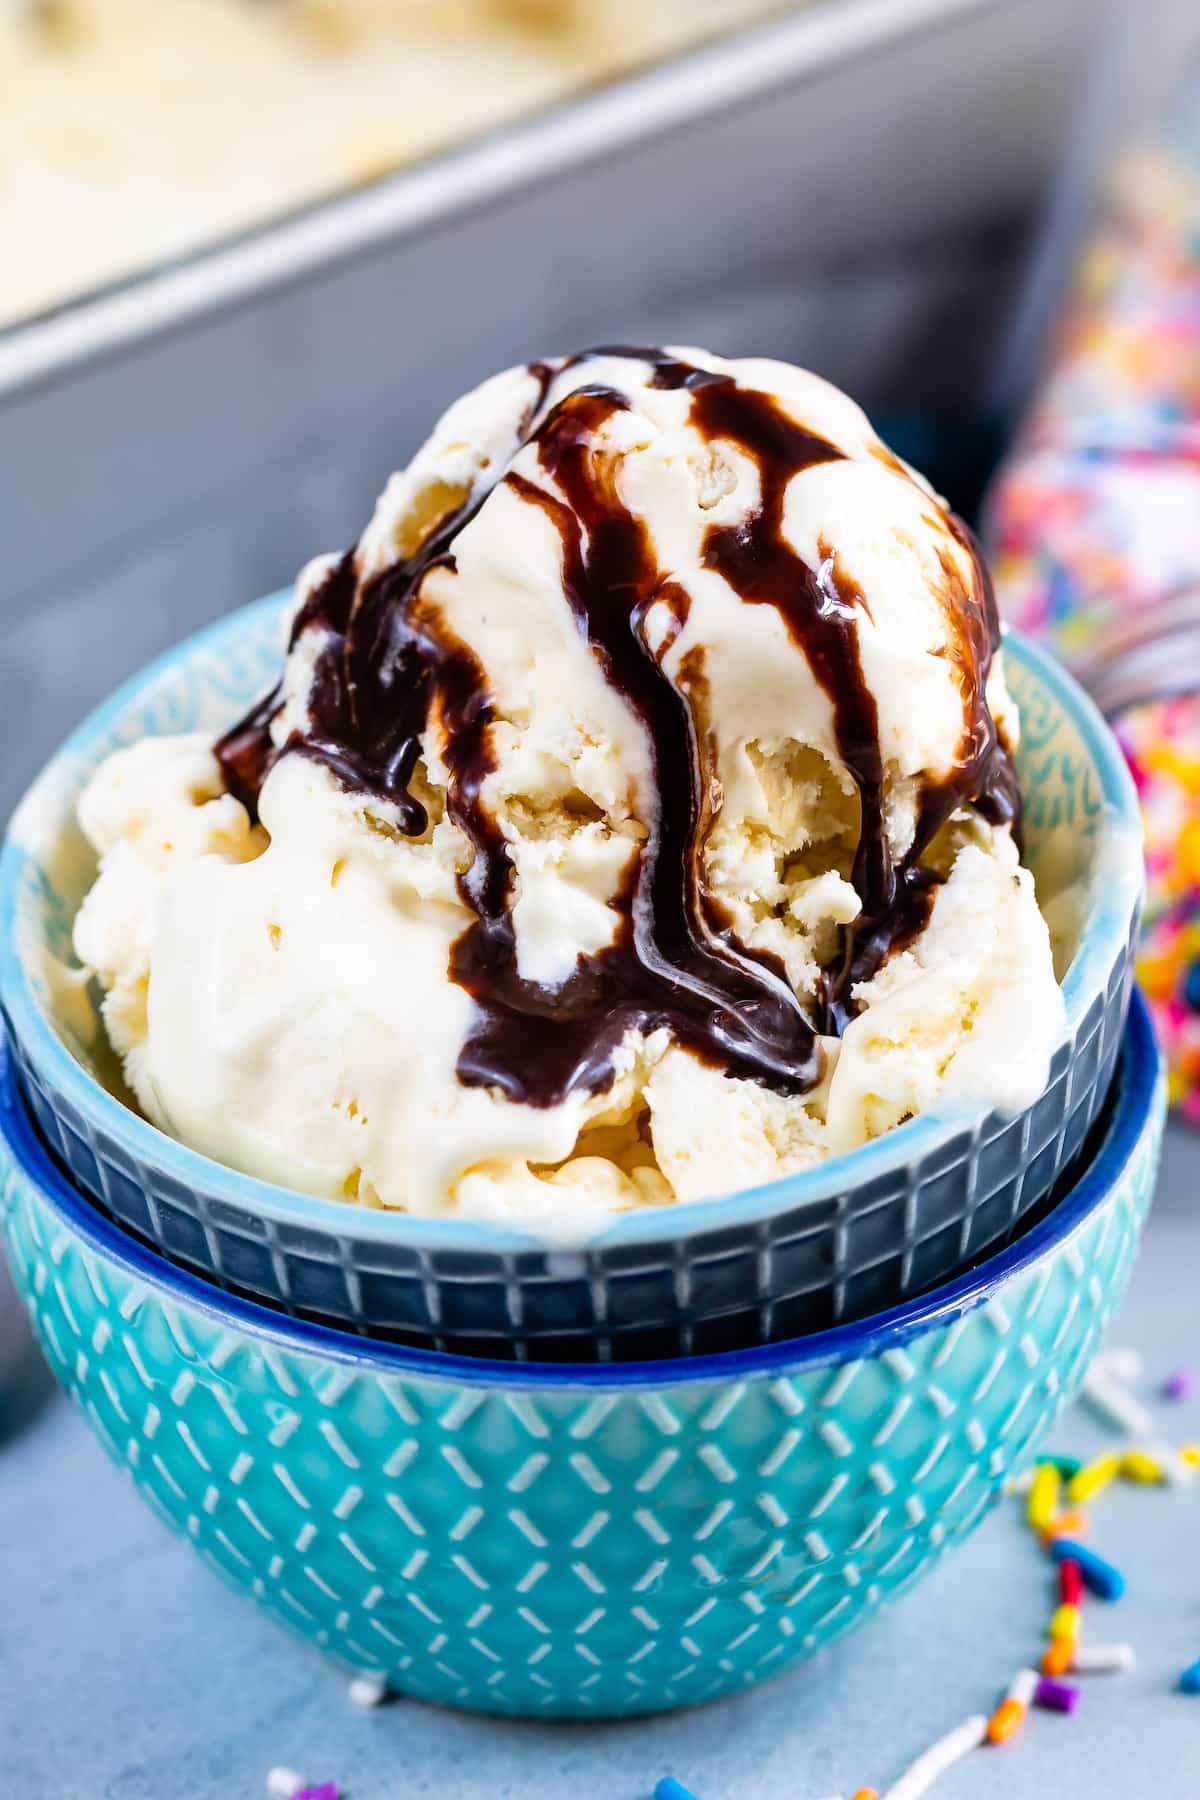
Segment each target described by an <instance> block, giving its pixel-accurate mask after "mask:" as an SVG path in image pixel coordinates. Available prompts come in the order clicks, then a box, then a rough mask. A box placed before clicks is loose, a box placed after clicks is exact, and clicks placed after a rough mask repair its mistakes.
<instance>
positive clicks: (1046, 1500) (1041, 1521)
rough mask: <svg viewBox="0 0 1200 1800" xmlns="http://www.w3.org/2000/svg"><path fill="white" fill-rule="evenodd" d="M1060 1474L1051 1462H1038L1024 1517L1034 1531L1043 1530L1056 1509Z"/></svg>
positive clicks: (1060, 1484)
mask: <svg viewBox="0 0 1200 1800" xmlns="http://www.w3.org/2000/svg"><path fill="white" fill-rule="evenodd" d="M1061 1487H1062V1476H1061V1475H1060V1474H1059V1472H1058V1470H1057V1469H1056V1468H1055V1466H1054V1464H1053V1463H1048V1462H1044V1463H1039V1464H1038V1466H1037V1473H1036V1474H1035V1475H1034V1478H1033V1486H1032V1487H1031V1488H1030V1490H1029V1501H1028V1504H1027V1506H1026V1508H1025V1518H1026V1520H1027V1522H1028V1524H1029V1525H1030V1526H1031V1527H1032V1529H1033V1530H1034V1531H1045V1529H1046V1527H1047V1526H1048V1525H1049V1524H1050V1521H1051V1520H1052V1519H1053V1517H1054V1515H1055V1513H1056V1512H1057V1511H1058V1493H1059V1489H1060V1488H1061Z"/></svg>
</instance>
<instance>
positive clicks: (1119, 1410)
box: [1082, 1364, 1154, 1438]
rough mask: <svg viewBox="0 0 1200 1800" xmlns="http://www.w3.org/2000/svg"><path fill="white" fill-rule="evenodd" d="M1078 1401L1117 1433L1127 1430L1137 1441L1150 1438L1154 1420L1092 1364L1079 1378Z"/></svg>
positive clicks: (1127, 1391)
mask: <svg viewBox="0 0 1200 1800" xmlns="http://www.w3.org/2000/svg"><path fill="white" fill-rule="evenodd" d="M1082 1398H1083V1399H1084V1400H1086V1401H1087V1403H1088V1405H1089V1406H1090V1407H1091V1409H1092V1411H1093V1412H1095V1413H1099V1415H1100V1417H1101V1418H1102V1419H1103V1420H1104V1421H1105V1423H1106V1424H1109V1425H1114V1426H1116V1428H1117V1430H1118V1431H1127V1432H1129V1433H1130V1434H1131V1436H1133V1437H1138V1438H1145V1437H1150V1436H1152V1435H1153V1432H1154V1417H1153V1414H1152V1413H1151V1412H1150V1411H1149V1409H1148V1408H1147V1407H1145V1406H1143V1405H1142V1403H1141V1401H1140V1400H1139V1399H1138V1398H1137V1396H1136V1395H1135V1394H1131V1393H1130V1392H1129V1389H1128V1388H1126V1387H1122V1385H1121V1383H1120V1382H1119V1381H1115V1380H1113V1379H1112V1378H1111V1377H1110V1376H1108V1375H1107V1374H1105V1373H1104V1371H1103V1370H1097V1368H1096V1366H1095V1364H1093V1365H1092V1367H1091V1368H1090V1369H1089V1370H1088V1372H1087V1374H1086V1375H1085V1376H1084V1378H1083V1390H1082Z"/></svg>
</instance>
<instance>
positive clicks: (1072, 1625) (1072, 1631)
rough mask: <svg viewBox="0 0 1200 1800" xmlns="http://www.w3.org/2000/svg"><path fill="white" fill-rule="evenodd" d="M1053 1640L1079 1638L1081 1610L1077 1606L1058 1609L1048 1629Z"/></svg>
mask: <svg viewBox="0 0 1200 1800" xmlns="http://www.w3.org/2000/svg"><path fill="white" fill-rule="evenodd" d="M1047 1630H1048V1634H1049V1636H1050V1637H1052V1638H1077V1637H1078V1636H1079V1608H1078V1607H1077V1606H1060V1607H1057V1608H1056V1610H1055V1611H1054V1613H1053V1615H1052V1616H1051V1619H1050V1624H1049V1626H1048V1628H1047Z"/></svg>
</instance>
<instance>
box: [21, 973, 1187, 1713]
mask: <svg viewBox="0 0 1200 1800" xmlns="http://www.w3.org/2000/svg"><path fill="white" fill-rule="evenodd" d="M1128 1042H1129V1045H1130V1050H1129V1053H1128V1054H1127V1056H1126V1059H1125V1064H1124V1074H1123V1079H1122V1083H1121V1095H1120V1098H1119V1101H1118V1105H1117V1107H1116V1117H1115V1121H1114V1123H1113V1124H1112V1125H1111V1127H1110V1129H1109V1132H1108V1136H1107V1139H1106V1141H1105V1143H1104V1145H1103V1147H1102V1148H1101V1150H1100V1152H1099V1153H1098V1155H1097V1156H1096V1158H1095V1161H1094V1163H1093V1165H1092V1166H1091V1168H1090V1169H1089V1171H1088V1172H1087V1173H1086V1174H1085V1176H1084V1177H1083V1180H1082V1182H1081V1184H1080V1185H1079V1187H1078V1188H1077V1189H1076V1190H1074V1191H1073V1193H1071V1194H1070V1195H1068V1196H1067V1197H1066V1198H1065V1199H1064V1200H1063V1201H1062V1202H1061V1203H1060V1204H1059V1206H1058V1207H1057V1208H1056V1210H1055V1211H1054V1213H1052V1214H1051V1215H1050V1216H1049V1217H1048V1218H1047V1219H1045V1220H1044V1221H1042V1223H1041V1224H1039V1225H1037V1226H1035V1227H1034V1228H1033V1230H1032V1231H1031V1232H1030V1233H1028V1234H1027V1236H1026V1238H1025V1239H1023V1240H1022V1241H1021V1242H1020V1243H1018V1244H1017V1245H1015V1246H1013V1247H1012V1248H1010V1249H1009V1250H1007V1251H1004V1252H1002V1253H1001V1254H1000V1255H999V1256H998V1257H996V1258H994V1259H993V1260H992V1261H991V1262H990V1263H989V1264H987V1265H985V1266H984V1268H983V1269H981V1270H979V1271H977V1272H976V1274H975V1275H973V1276H968V1277H962V1278H960V1279H959V1280H958V1281H957V1282H955V1283H953V1284H951V1285H950V1286H949V1287H947V1288H944V1289H942V1290H940V1291H939V1293H938V1294H936V1295H934V1296H931V1297H930V1298H929V1299H927V1300H924V1301H918V1302H915V1303H910V1304H909V1305H908V1306H906V1307H904V1308H901V1309H899V1310H898V1311H896V1312H894V1313H892V1314H891V1315H889V1316H887V1317H884V1318H881V1319H876V1320H872V1321H870V1322H869V1323H867V1324H865V1325H862V1326H857V1327H850V1328H843V1329H841V1330H839V1331H836V1332H831V1333H827V1334H823V1335H822V1336H820V1337H816V1338H810V1339H808V1340H805V1341H803V1342H801V1343H798V1344H788V1345H782V1346H776V1347H773V1348H760V1349H759V1350H756V1351H753V1352H749V1353H743V1354H741V1355H738V1356H734V1357H728V1356H725V1357H715V1358H709V1359H705V1360H704V1361H703V1362H697V1363H692V1364H679V1363H675V1364H665V1365H662V1364H660V1365H651V1366H647V1365H643V1366H640V1367H637V1368H632V1367H625V1368H620V1369H610V1370H603V1369H598V1368H595V1367H594V1366H593V1367H590V1368H578V1367H576V1368H571V1369H563V1368H555V1367H551V1366H545V1365H543V1366H540V1367H529V1368H526V1369H520V1368H515V1367H512V1366H511V1365H502V1364H497V1363H494V1362H492V1363H488V1362H478V1361H476V1362H467V1361H463V1360H458V1359H446V1358H442V1359H439V1358H436V1357H430V1356H427V1355H422V1354H420V1353H414V1352H412V1351H406V1350H403V1349H398V1348H396V1347H394V1346H387V1345H380V1344H375V1343H370V1342H366V1341H364V1340H361V1339H353V1338H349V1337H347V1336H345V1335H343V1334H338V1333H334V1332H331V1331H327V1330H322V1329H319V1328H313V1327H308V1326H304V1325H298V1324H296V1323H294V1322H292V1321H288V1320H286V1319H283V1318H280V1317H279V1316H278V1315H272V1314H270V1313H268V1312H266V1311H265V1310H264V1309H262V1308H260V1307H255V1306H251V1305H248V1304H247V1303H245V1302H242V1301H238V1300H231V1299H229V1298H227V1297H225V1296H222V1295H221V1294H220V1293H219V1292H218V1291H217V1290H216V1289H214V1288H212V1287H211V1285H209V1284H204V1283H201V1282H199V1281H197V1280H196V1279H195V1278H193V1277H190V1276H187V1275H185V1274H182V1273H180V1272H179V1271H177V1270H174V1269H173V1268H171V1267H170V1266H169V1265H167V1264H166V1263H165V1262H163V1260H162V1259H161V1258H159V1257H157V1256H156V1255H155V1254H154V1253H152V1252H147V1251H144V1250H142V1249H141V1248H140V1247H139V1246H136V1245H133V1244H131V1242H130V1241H129V1240H125V1239H123V1238H122V1236H121V1234H120V1233H119V1232H118V1231H117V1230H116V1228H115V1227H113V1226H112V1225H110V1224H108V1223H107V1222H106V1221H104V1220H102V1219H101V1218H100V1217H99V1215H97V1214H96V1213H95V1212H94V1211H93V1210H92V1209H91V1208H90V1207H89V1206H88V1204H87V1203H86V1202H85V1201H83V1200H82V1199H81V1198H80V1197H79V1196H78V1195H77V1194H75V1193H74V1192H73V1191H72V1190H71V1189H70V1188H69V1187H68V1185H67V1184H66V1182H65V1181H64V1180H63V1179H62V1178H61V1177H60V1176H58V1175H57V1174H56V1172H55V1171H54V1170H53V1167H52V1165H51V1164H50V1163H49V1160H48V1159H47V1158H46V1157H45V1155H44V1153H42V1152H40V1151H39V1149H38V1146H37V1144H36V1141H35V1140H34V1139H33V1136H32V1133H31V1132H30V1131H29V1130H28V1127H27V1126H24V1127H23V1126H22V1120H21V1119H20V1117H19V1116H18V1115H17V1112H16V1110H15V1109H16V1108H17V1107H18V1106H19V1102H18V1101H17V1100H16V1098H15V1092H14V1089H13V1087H12V1084H11V1082H10V1083H9V1084H8V1092H7V1099H6V1103H5V1105H0V1125H2V1126H3V1127H4V1134H5V1136H6V1137H7V1142H8V1158H9V1163H8V1168H7V1173H6V1175H5V1177H4V1198H5V1205H6V1208H7V1220H6V1224H7V1236H8V1243H9V1249H10V1256H11V1262H12V1267H13V1271H14V1275H15V1278H16V1280H17V1282H18V1284H19V1286H20V1288H21V1289H22V1291H23V1293H24V1296H25V1298H26V1300H27V1302H28V1304H29V1307H30V1309H31V1312H32V1314H33V1317H34V1321H35V1324H36V1328H37V1331H38V1334H39V1336H40V1338H41V1341H42V1344H43V1346H44V1348H45V1350H46V1353H47V1355H48V1357H49V1359H50V1361H51V1364H52V1366H53V1368H54V1370H55V1372H56V1374H57V1376H58V1378H59V1380H60V1381H61V1382H62V1383H63V1385H64V1386H65V1387H66V1388H67V1389H68V1390H69V1391H70V1392H71V1393H72V1394H73V1395H74V1397H75V1399H76V1400H77V1401H78V1403H79V1404H80V1405H81V1407H82V1408H83V1411H84V1413H85V1415H86V1417H87V1419H88V1421H89V1423H90V1424H91V1426H92V1428H93V1430H94V1431H95V1432H96V1434H97V1436H98V1437H99V1438H100V1440H101V1442H102V1443H103V1444H104V1446H105V1448H106V1449H107V1450H108V1452H109V1454H110V1455H111V1456H112V1457H113V1458H114V1459H115V1460H116V1461H117V1462H118V1463H121V1464H123V1465H124V1466H125V1467H126V1468H127V1469H128V1470H129V1472H130V1474H131V1476H132V1478H133V1480H134V1481H135V1483H136V1484H137V1486H138V1487H139V1489H140V1490H141V1492H142V1493H143V1494H144V1495H145V1497H146V1499H147V1500H148V1501H149V1503H150V1504H151V1505H152V1506H153V1507H154V1508H155V1510H156V1511H157V1512H158V1513H159V1514H160V1515H161V1516H162V1518H163V1519H164V1520H165V1521H166V1522H167V1523H168V1524H169V1525H171V1526H172V1527H173V1528H174V1529H176V1530H178V1531H180V1532H182V1533H184V1534H185V1535H186V1536H187V1537H189V1538H190V1540H191V1541H192V1543H193V1544H194V1546H195V1548H196V1549H197V1550H198V1552H199V1553H200V1554H201V1555H202V1556H203V1557H204V1558H205V1559H206V1561H208V1562H209V1563H210V1564H211V1565H212V1566H213V1568H215V1569H216V1570H217V1571H218V1573H220V1574H221V1575H222V1576H224V1577H225V1579H226V1580H228V1581H229V1582H231V1583H232V1584H233V1585H234V1586H235V1587H238V1588H241V1589H244V1590H245V1591H247V1592H248V1593H250V1594H252V1595H253V1596H254V1597H255V1598H256V1599H257V1600H258V1601H259V1602H260V1603H261V1604H262V1605H263V1606H264V1607H266V1608H267V1609H268V1610H269V1611H270V1612H272V1613H273V1614H274V1615H275V1617H276V1618H277V1619H279V1620H280V1621H281V1622H283V1623H284V1624H286V1625H287V1626H289V1627H290V1628H291V1629H292V1630H293V1631H296V1632H298V1633H300V1634H301V1635H302V1636H304V1637H305V1638H307V1639H309V1640H311V1641H312V1642H314V1643H316V1644H317V1645H319V1646H320V1647H321V1648H322V1649H323V1650H325V1651H326V1652H328V1653H329V1654H330V1655H331V1656H333V1657H335V1658H336V1659H338V1660H339V1661H340V1662H341V1663H343V1664H344V1665H347V1666H348V1667H350V1668H352V1669H355V1670H359V1671H369V1672H371V1673H372V1674H378V1675H381V1676H384V1677H386V1678H387V1680H388V1681H389V1682H390V1683H392V1684H393V1685H395V1686H396V1687H398V1688H400V1689H401V1690H403V1691H404V1692H406V1693H410V1694H413V1695H416V1696H419V1697H420V1698H422V1699H425V1700H431V1701H438V1702H444V1703H448V1704H451V1705H456V1706H467V1707H472V1708H476V1709H481V1710H485V1711H493V1712H505V1713H521V1714H540V1715H543V1716H555V1715H562V1716H580V1715H585V1716H586V1715H591V1716H608V1715H618V1714H631V1713H638V1712H648V1711H654V1710H657V1709H660V1708H663V1707H668V1706H680V1705H687V1704H692V1703H695V1702H698V1701H704V1700H710V1699H714V1698H716V1697H717V1696H719V1695H721V1694H725V1693H728V1692H730V1691H733V1690H735V1689H738V1688H741V1687H743V1686H745V1685H747V1684H749V1683H751V1682H754V1681H757V1680H759V1679H761V1678H762V1677H764V1676H766V1675H770V1674H775V1673H778V1672H779V1671H781V1670H783V1669H785V1668H786V1667H788V1666H789V1664H792V1663H795V1662H796V1661H797V1660H799V1659H801V1658H803V1657H804V1656H806V1655H808V1654H810V1653H811V1652H812V1651H813V1650H815V1649H816V1648H818V1647H819V1646H821V1645H823V1644H825V1643H828V1642H829V1641H830V1640H831V1639H833V1638H835V1637H837V1636H838V1635H840V1634H842V1633H844V1632H846V1631H848V1630H850V1629H851V1628H853V1627H855V1626H857V1625H859V1624H861V1623H862V1622H863V1621H864V1620H865V1619H866V1618H868V1617H870V1615H871V1614H872V1613H873V1612H874V1611H875V1610H876V1609H877V1608H878V1607H879V1606H880V1605H881V1604H883V1603H884V1602H885V1601H887V1600H889V1599H891V1598H893V1597H894V1596H895V1595H897V1594H898V1593H900V1592H901V1591H902V1590H903V1589H904V1588H905V1587H907V1586H908V1585H909V1584H911V1583H912V1582H914V1581H916V1580H917V1579H919V1578H920V1577H921V1576H922V1575H923V1574H924V1573H925V1572H926V1571H927V1570H928V1569H929V1568H930V1567H931V1566H932V1565H933V1564H934V1562H935V1561H936V1560H937V1559H938V1558H939V1557H940V1556H941V1554H942V1553H943V1552H944V1550H945V1549H946V1548H947V1547H949V1546H950V1545H952V1544H954V1543H955V1542H957V1541H958V1540H960V1539H961V1538H963V1537H964V1536H965V1535H966V1534H967V1533H968V1532H969V1531H970V1530H971V1529H972V1527H973V1526H974V1525H975V1524H976V1523H978V1521H979V1520H980V1518H981V1517H982V1516H983V1514H984V1513H985V1511H986V1509H987V1508H988V1506H989V1504H990V1503H991V1502H992V1501H993V1500H994V1499H995V1497H996V1496H997V1494H998V1493H999V1491H1000V1488H1001V1485H1002V1483H1003V1481H1004V1479H1005V1478H1006V1476H1008V1475H1009V1474H1011V1473H1012V1472H1013V1471H1014V1470H1015V1469H1016V1468H1018V1467H1019V1466H1020V1465H1021V1463H1022V1461H1023V1460H1025V1459H1026V1458H1027V1456H1028V1454H1029V1452H1030V1449H1031V1447H1032V1446H1033V1445H1034V1444H1035V1443H1036V1442H1037V1441H1038V1440H1039V1438H1040V1437H1041V1436H1042V1434H1043V1433H1044V1431H1045V1430H1046V1428H1047V1426H1048V1424H1049V1422H1050V1421H1051V1419H1052V1418H1053V1416H1054V1415H1055V1413H1056V1412H1057V1411H1058V1409H1059V1407H1060V1406H1061V1405H1062V1403H1063V1402H1064V1400H1065V1399H1067V1398H1068V1397H1069V1396H1070V1395H1071V1394H1072V1393H1073V1391H1074V1390H1075V1388H1076V1387H1077V1385H1078V1383H1079V1380H1080V1378H1081V1376H1082V1373H1083V1370H1084V1368H1085V1367H1086V1364H1087V1362H1088V1360H1089V1358H1090V1357H1091V1355H1092V1354H1093V1352H1094V1350H1095V1348H1096V1346H1097V1343H1098V1341H1099V1338H1100V1335H1101V1333H1102V1331H1103V1329H1104V1326H1105V1324H1106V1322H1107V1320H1108V1318H1109V1316H1110V1314H1111V1312H1112V1310H1113V1308H1114V1307H1115V1306H1116V1304H1117V1302H1118V1301H1119V1299H1120V1296H1121V1294H1122V1292H1123V1290H1124V1286H1125V1281H1126V1277H1127V1275H1128V1273H1129V1269H1130V1266H1131V1263H1132V1259H1133V1254H1134V1250H1135V1247H1136V1241H1137V1236H1138V1232H1139V1229H1140V1226H1141V1223H1142V1219H1143V1217H1144V1214H1145V1211H1146V1208H1147V1206H1148V1204H1149V1200H1150V1195H1151V1192H1152V1188H1153V1182H1154V1176H1155V1172H1156V1168H1157V1160H1158V1150H1159V1143H1160V1138H1161V1126H1162V1115H1163V1108H1164V1099H1163V1091H1162V1082H1161V1076H1160V1075H1159V1074H1158V1071H1157V1066H1156V1059H1155V1055H1154V1051H1153V1046H1152V1043H1151V1040H1150V1037H1149V1032H1148V1027H1147V1025H1146V1021H1145V1014H1144V1011H1143V1009H1142V1008H1141V1007H1140V1005H1139V1007H1138V1008H1137V1010H1136V1011H1135V1014H1134V1017H1133V1019H1132V1020H1131V1026H1130V1032H1129V1038H1128ZM2 1154H3V1152H2V1150H0V1155H2ZM439 1365H440V1366H439Z"/></svg>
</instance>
